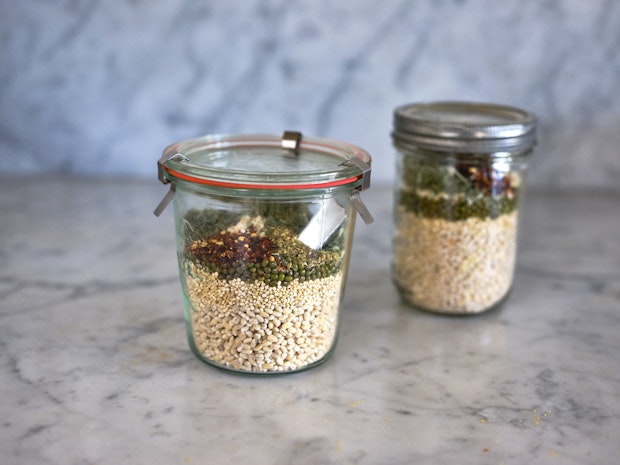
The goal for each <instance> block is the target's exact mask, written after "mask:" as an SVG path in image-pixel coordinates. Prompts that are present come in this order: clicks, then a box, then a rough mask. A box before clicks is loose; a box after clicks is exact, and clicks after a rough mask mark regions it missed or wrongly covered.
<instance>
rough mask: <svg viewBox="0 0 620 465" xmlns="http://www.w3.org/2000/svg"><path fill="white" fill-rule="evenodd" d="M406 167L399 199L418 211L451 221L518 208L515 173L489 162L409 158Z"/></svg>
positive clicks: (427, 215)
mask: <svg viewBox="0 0 620 465" xmlns="http://www.w3.org/2000/svg"><path fill="white" fill-rule="evenodd" d="M403 168H404V172H405V174H404V176H403V185H402V187H401V189H400V190H399V192H398V198H397V202H398V204H399V205H401V206H403V207H404V208H405V209H406V210H408V211H411V212H414V213H416V214H418V215H421V216H424V217H427V218H444V219H447V220H452V221H459V220H465V219H467V218H480V219H484V218H491V219H494V218H497V217H498V216H500V215H504V214H507V213H510V212H512V211H514V210H515V209H516V208H517V203H518V198H519V188H518V186H517V185H515V182H514V179H513V177H512V174H511V173H506V172H500V171H498V170H496V169H494V168H493V167H492V165H490V164H484V163H480V162H477V163H465V162H458V163H454V164H452V165H443V164H439V163H430V162H424V161H420V160H414V159H412V158H406V159H405V161H404V166H403Z"/></svg>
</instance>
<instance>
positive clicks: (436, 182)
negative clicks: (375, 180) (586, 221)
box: [394, 157, 520, 314]
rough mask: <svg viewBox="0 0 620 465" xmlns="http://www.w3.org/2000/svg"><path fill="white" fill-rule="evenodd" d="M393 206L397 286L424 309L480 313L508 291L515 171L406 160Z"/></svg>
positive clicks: (514, 218)
mask: <svg viewBox="0 0 620 465" xmlns="http://www.w3.org/2000/svg"><path fill="white" fill-rule="evenodd" d="M403 169H404V173H403V177H402V179H403V181H402V186H401V188H400V190H399V192H398V198H397V206H396V221H397V227H396V237H395V242H394V247H395V253H394V256H395V259H394V260H395V261H394V280H395V282H396V284H397V286H398V287H399V290H400V291H401V293H402V294H403V295H404V297H405V298H406V299H407V300H409V301H410V302H411V303H412V304H413V305H415V306H417V307H420V308H422V309H427V310H432V311H436V312H441V313H454V314H465V313H479V312H482V311H484V310H487V309H489V308H490V307H492V306H493V305H495V304H497V303H498V302H500V301H501V300H502V299H503V297H505V296H506V295H507V293H508V291H509V290H510V287H511V285H512V280H513V272H514V262H515V255H516V239H517V238H516V234H517V214H518V210H517V204H518V196H519V184H520V183H519V178H518V175H517V173H515V172H508V171H502V170H499V169H497V167H494V166H493V165H491V164H485V163H483V162H477V163H454V164H452V165H446V164H439V163H433V162H430V161H426V160H420V159H415V158H413V157H404V160H403Z"/></svg>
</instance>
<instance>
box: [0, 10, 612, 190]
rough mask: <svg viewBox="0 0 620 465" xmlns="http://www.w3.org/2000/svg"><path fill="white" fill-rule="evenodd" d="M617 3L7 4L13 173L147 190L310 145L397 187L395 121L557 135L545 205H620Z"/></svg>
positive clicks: (552, 140)
mask: <svg viewBox="0 0 620 465" xmlns="http://www.w3.org/2000/svg"><path fill="white" fill-rule="evenodd" d="M618 24H620V2H617V1H614V0H587V1H586V0H546V1H536V0H504V1H502V4H501V7H498V5H497V2H496V1H493V0H444V1H433V0H383V1H382V2H381V3H380V4H379V3H377V1H376V0H356V1H355V2H346V3H343V2H338V3H336V2H330V1H325V0H318V1H317V0H227V1H207V2H205V1H202V2H200V1H189V0H186V1H165V0H160V1H157V2H153V1H151V2H148V1H111V0H105V1H104V0H85V1H81V2H69V1H47V2H41V1H36V0H20V1H11V0H0V31H1V33H0V38H1V41H2V42H1V43H2V47H0V85H1V88H2V98H0V115H1V116H0V172H20V173H42V172H44V173H49V172H54V173H59V172H60V173H87V174H102V173H107V174H124V175H127V174H129V175H131V174H140V175H144V174H148V175H149V176H150V173H151V172H152V160H153V158H157V157H158V155H159V154H160V153H161V150H162V148H163V147H165V146H166V145H168V144H169V143H171V142H174V141H177V140H181V139H187V138H190V137H196V136H199V135H202V134H207V133H209V134H214V133H241V132H244V133H247V132H268V133H275V134H280V133H281V132H282V131H283V130H286V129H292V130H300V131H302V132H304V133H305V134H308V135H315V136H324V137H331V138H336V139H340V140H346V141H349V142H351V143H354V144H356V145H359V146H361V147H364V148H365V149H367V150H368V151H369V152H370V153H371V154H372V155H373V157H375V161H376V163H375V164H374V166H373V176H374V179H375V180H377V181H382V182H385V183H389V182H391V181H392V180H393V179H394V175H393V171H392V170H393V153H392V149H391V144H390V138H389V132H390V126H391V120H392V110H393V108H394V107H396V106H397V105H401V104H405V103H409V102H413V101H430V100H446V99H461V100H477V101H485V102H497V103H504V104H511V105H515V106H519V107H524V108H526V109H528V110H531V111H533V112H535V113H536V114H537V115H539V117H540V122H541V137H540V144H539V147H538V153H539V154H540V156H538V157H536V159H535V160H533V162H532V163H533V169H532V170H531V175H530V183H531V184H532V185H536V186H539V187H547V186H551V187H562V188H570V187H573V186H578V187H592V186H596V187H605V188H611V189H615V188H617V179H618V177H619V176H620V158H619V157H618V156H617V150H616V147H618V146H620V131H618V126H619V124H620V92H618V89H619V88H620V53H618V50H620V32H619V31H620V28H618Z"/></svg>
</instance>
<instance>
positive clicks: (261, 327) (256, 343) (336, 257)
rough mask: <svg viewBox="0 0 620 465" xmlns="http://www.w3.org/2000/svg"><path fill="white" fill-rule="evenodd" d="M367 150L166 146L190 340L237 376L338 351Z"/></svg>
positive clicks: (233, 139) (265, 140) (236, 139)
mask: <svg viewBox="0 0 620 465" xmlns="http://www.w3.org/2000/svg"><path fill="white" fill-rule="evenodd" d="M370 162H371V159H370V155H369V154H368V153H366V152H365V151H364V150H362V149H360V148H358V147H355V146H352V145H349V144H346V143H342V142H335V141H331V140H326V139H318V138H302V135H301V134H300V133H297V132H291V131H287V132H285V133H284V135H283V136H282V137H278V136H272V135H236V136H206V137H202V138H197V139H191V140H187V141H182V142H179V143H176V144H173V145H170V146H169V147H167V148H166V149H165V150H164V152H163V156H162V157H161V159H160V160H159V162H158V171H159V179H160V181H161V182H162V183H164V184H168V183H170V184H171V189H170V191H169V193H168V194H167V195H166V196H165V197H164V199H163V200H162V203H160V205H159V206H158V207H157V209H156V210H155V214H156V215H158V216H159V214H160V213H161V212H162V211H163V209H164V208H165V206H166V204H167V203H168V202H170V201H171V200H174V216H175V225H176V233H177V250H178V259H179V269H180V276H181V284H182V288H183V295H184V307H185V321H186V327H187V335H188V339H189V345H190V347H191V349H192V351H193V352H194V353H195V354H196V356H198V358H199V359H201V360H203V361H204V362H207V363H209V364H212V365H215V366H217V367H220V368H225V369H228V370H232V371H237V372H244V373H258V374H273V373H282V372H293V371H297V370H302V369H306V368H309V367H312V366H315V365H317V364H319V363H321V362H322V361H324V360H325V359H326V358H327V357H328V356H329V355H330V354H331V353H332V351H333V349H334V346H335V342H336V337H337V331H338V312H339V306H340V302H341V299H342V296H343V292H344V287H345V281H346V276H347V268H348V263H349V254H350V249H351V241H352V237H353V229H354V223H355V210H357V211H358V212H359V213H360V214H361V216H362V218H363V219H364V220H365V221H366V222H367V223H369V222H372V217H371V216H370V213H369V212H368V211H367V210H366V208H365V206H364V204H363V202H362V200H361V198H360V196H359V194H360V192H361V191H362V190H364V189H367V188H368V187H369V185H370Z"/></svg>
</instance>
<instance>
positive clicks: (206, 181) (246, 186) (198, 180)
mask: <svg viewBox="0 0 620 465" xmlns="http://www.w3.org/2000/svg"><path fill="white" fill-rule="evenodd" d="M164 169H165V170H166V171H167V172H168V173H170V174H171V175H172V176H174V177H175V178H178V179H182V180H183V181H189V182H194V183H197V184H206V185H209V186H217V187H227V188H231V189H234V188H236V189H321V188H326V187H337V186H342V185H345V184H349V183H352V182H355V181H357V180H359V179H360V178H361V177H362V175H361V174H358V175H357V176H353V177H351V178H346V179H338V180H336V181H329V182H323V183H313V184H247V183H240V182H228V181H215V180H212V179H204V178H197V177H194V176H189V175H187V174H183V173H179V172H178V171H175V170H173V169H170V168H168V167H167V166H164Z"/></svg>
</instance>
